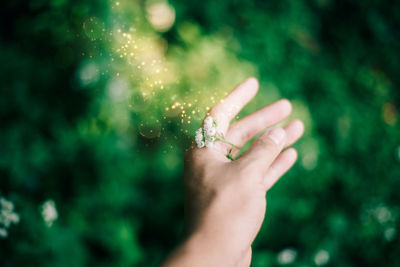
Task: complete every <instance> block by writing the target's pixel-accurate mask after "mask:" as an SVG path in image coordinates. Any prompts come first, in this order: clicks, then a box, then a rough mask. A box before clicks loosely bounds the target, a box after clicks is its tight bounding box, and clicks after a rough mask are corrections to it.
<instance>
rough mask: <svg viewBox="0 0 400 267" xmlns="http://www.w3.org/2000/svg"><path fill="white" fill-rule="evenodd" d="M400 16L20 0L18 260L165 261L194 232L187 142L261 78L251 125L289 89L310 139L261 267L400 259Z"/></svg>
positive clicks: (4, 224) (373, 8)
mask: <svg viewBox="0 0 400 267" xmlns="http://www.w3.org/2000/svg"><path fill="white" fill-rule="evenodd" d="M399 10H400V3H399V2H398V1H373V0H370V1H351V0H347V1H345V0H338V1H333V0H302V1H289V0H280V1H261V0H260V1H257V0H246V1H232V0H218V1H211V0H203V1H183V0H170V1H169V2H166V1H163V0H154V1H153V0H148V1H144V0H140V1H139V0H117V1H106V0H100V1H88V0H79V1H67V0H51V1H45V0H32V1H21V0H18V1H17V0H13V1H2V2H1V4H0V21H1V26H0V29H1V32H0V62H1V64H0V78H1V83H0V84H1V91H0V197H1V199H2V201H1V210H2V211H1V212H2V213H1V215H0V235H1V237H0V265H1V266H156V265H157V264H158V263H159V262H160V261H161V260H162V259H163V258H164V257H165V256H166V254H167V253H168V251H170V250H171V249H172V248H173V247H174V245H176V244H177V242H178V240H179V237H180V232H181V229H182V222H183V197H182V190H183V188H182V183H181V174H182V168H183V166H182V155H183V153H184V149H185V148H187V147H188V145H189V144H190V142H191V139H192V138H193V135H194V131H195V130H196V129H197V128H198V127H199V125H200V123H201V119H202V118H203V116H204V114H205V113H206V111H207V109H208V108H210V107H211V106H212V105H213V104H214V103H215V102H216V101H218V100H219V99H220V98H221V97H223V96H224V95H225V94H226V93H227V92H229V91H230V90H231V88H233V86H234V85H235V84H237V83H238V82H240V81H242V80H243V79H245V78H246V77H248V76H256V77H258V78H259V79H260V85H261V88H260V92H259V94H258V97H257V98H256V99H255V100H254V101H253V102H251V104H250V105H249V106H247V107H246V109H245V110H244V111H243V112H242V113H241V114H240V116H239V117H243V116H244V115H245V114H248V113H249V112H252V111H255V110H257V109H258V108H261V107H262V106H264V105H266V104H269V103H272V102H273V101H275V100H277V99H279V98H281V97H285V98H288V99H290V100H292V101H293V105H294V115H293V118H294V117H297V118H300V119H302V120H303V121H304V123H305V125H306V132H305V136H304V138H303V139H302V140H301V141H300V142H299V143H298V144H297V145H296V148H297V149H298V151H299V160H298V163H297V164H296V165H295V167H294V168H293V170H292V171H290V172H289V173H288V174H287V175H286V176H285V177H284V179H282V180H281V181H280V182H279V183H278V184H277V185H276V186H275V187H274V188H273V189H272V190H271V191H270V192H269V193H268V196H267V197H268V210H267V216H266V220H265V222H264V225H263V228H262V230H261V232H260V234H259V236H258V237H257V239H256V241H255V243H254V246H253V263H252V266H280V265H285V266H399V265H400V228H399V220H400V194H399V189H400V118H399V109H400V90H399V85H400V52H399V51H400V16H399V15H400V14H399ZM11 203H12V204H13V205H14V207H12V205H11Z"/></svg>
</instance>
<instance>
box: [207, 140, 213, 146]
mask: <svg viewBox="0 0 400 267" xmlns="http://www.w3.org/2000/svg"><path fill="white" fill-rule="evenodd" d="M205 145H206V147H213V146H214V142H212V141H210V140H206V142H205Z"/></svg>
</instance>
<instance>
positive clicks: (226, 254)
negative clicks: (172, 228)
mask: <svg viewBox="0 0 400 267" xmlns="http://www.w3.org/2000/svg"><path fill="white" fill-rule="evenodd" d="M246 254H247V253H246V252H244V253H242V252H240V253H237V252H233V251H231V250H230V248H229V244H226V245H225V246H221V245H220V244H218V242H217V241H215V240H212V239H209V240H205V239H204V237H203V236H201V235H196V236H191V237H190V238H188V239H187V240H185V241H184V242H183V243H182V244H181V245H180V246H178V247H177V248H176V249H175V250H174V251H173V252H172V253H171V254H170V256H169V257H168V258H167V259H166V260H165V262H164V263H163V264H162V265H161V266H162V267H172V266H173V267H180V266H182V267H183V266H193V267H197V266H199V267H203V266H221V267H223V266H246V265H242V264H241V263H242V262H244V261H246V260H243V258H244V256H246ZM247 266H249V265H248V264H247Z"/></svg>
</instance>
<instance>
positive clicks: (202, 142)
mask: <svg viewBox="0 0 400 267" xmlns="http://www.w3.org/2000/svg"><path fill="white" fill-rule="evenodd" d="M204 145H205V142H204V141H200V142H197V147H198V148H202V147H204Z"/></svg>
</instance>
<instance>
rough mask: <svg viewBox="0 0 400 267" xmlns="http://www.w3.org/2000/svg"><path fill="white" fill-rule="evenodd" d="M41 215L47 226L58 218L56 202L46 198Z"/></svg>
mask: <svg viewBox="0 0 400 267" xmlns="http://www.w3.org/2000/svg"><path fill="white" fill-rule="evenodd" d="M42 217H43V220H44V222H45V223H46V224H47V226H48V227H50V226H52V225H53V222H54V221H55V220H57V218H58V212H57V209H56V204H55V203H54V201H53V200H51V199H50V200H47V201H46V202H44V203H43V205H42Z"/></svg>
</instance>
